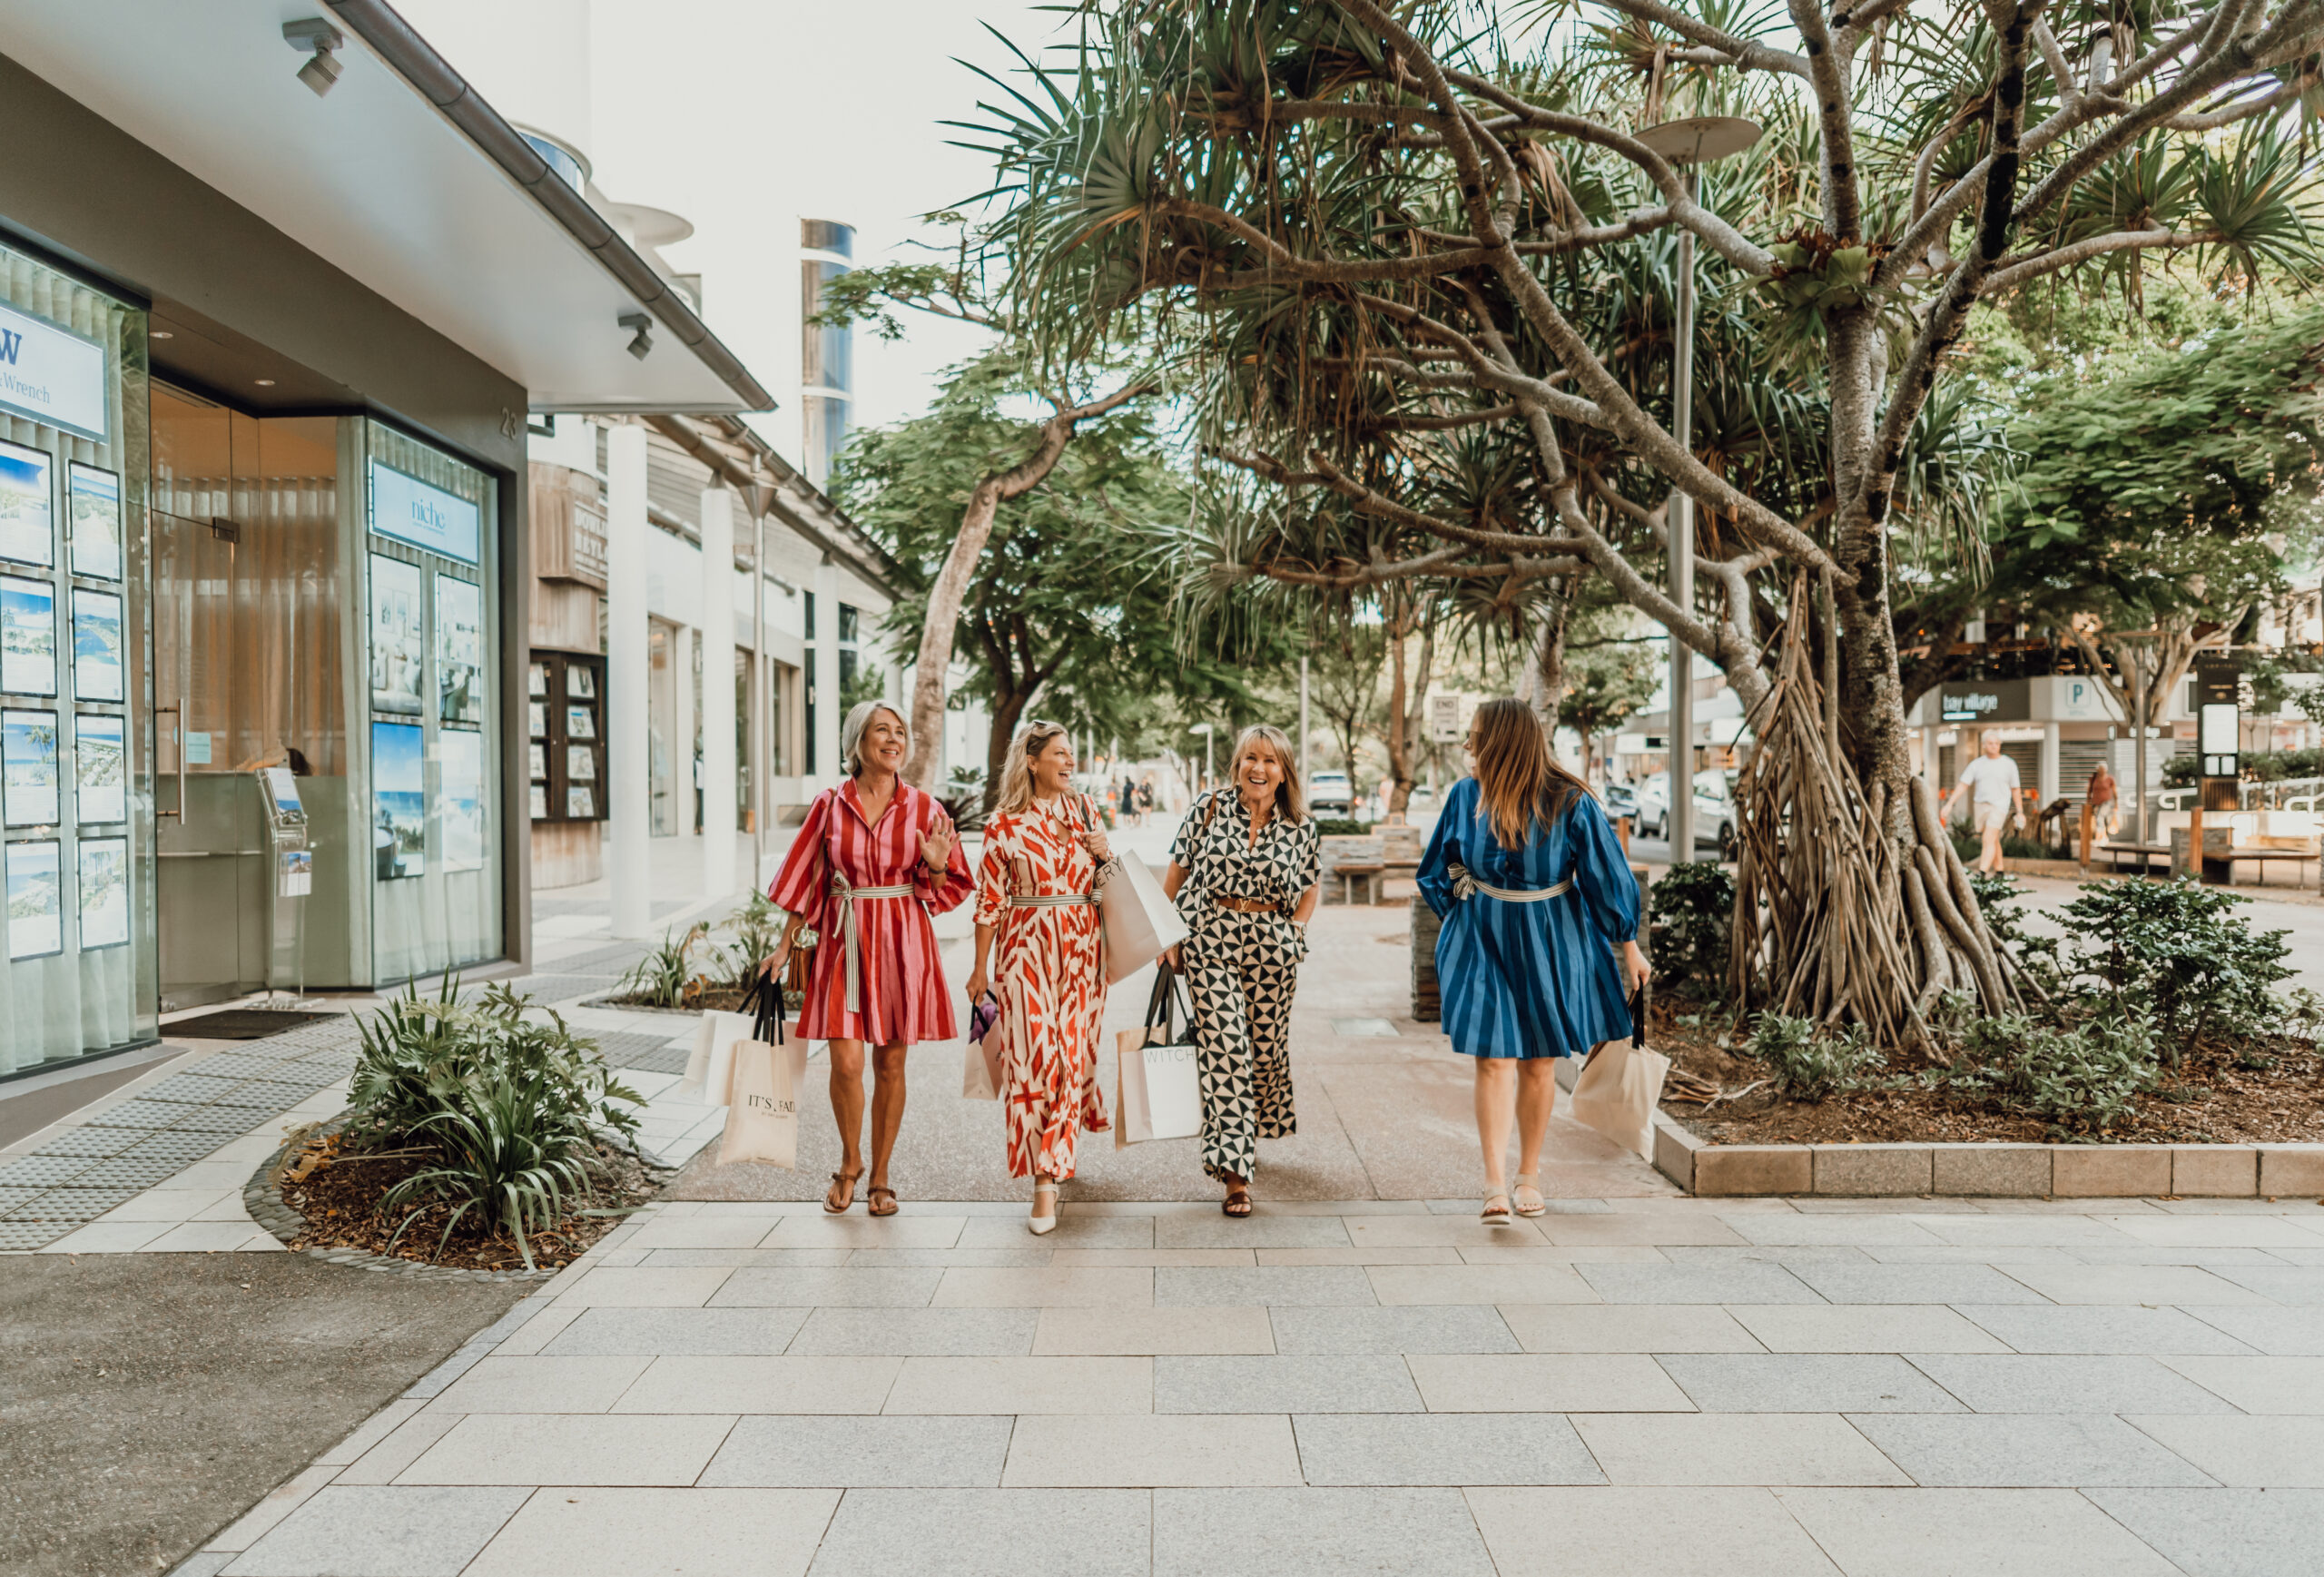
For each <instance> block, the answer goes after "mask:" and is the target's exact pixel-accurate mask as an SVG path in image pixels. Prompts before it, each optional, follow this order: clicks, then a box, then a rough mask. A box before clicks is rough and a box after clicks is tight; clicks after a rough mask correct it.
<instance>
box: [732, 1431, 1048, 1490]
mask: <svg viewBox="0 0 2324 1577" xmlns="http://www.w3.org/2000/svg"><path fill="white" fill-rule="evenodd" d="M1010 1426H1011V1420H1009V1418H1006V1417H973V1418H861V1417H852V1418H795V1417H794V1418H769V1417H751V1418H743V1419H742V1420H740V1421H739V1422H737V1423H736V1424H735V1425H734V1433H733V1434H729V1435H728V1436H727V1437H726V1443H725V1444H724V1445H722V1446H720V1447H719V1448H718V1454H717V1455H716V1456H714V1457H713V1458H711V1461H710V1465H709V1466H708V1467H706V1468H704V1470H703V1474H702V1481H701V1482H702V1483H704V1485H705V1486H709V1487H717V1488H756V1487H763V1486H773V1487H784V1488H801V1489H815V1488H832V1489H850V1488H853V1487H855V1486H857V1485H864V1486H869V1487H879V1488H884V1487H887V1486H890V1485H895V1486H909V1487H913V1488H928V1489H995V1488H998V1487H999V1486H1000V1466H1001V1464H1002V1462H1003V1461H1004V1460H1006V1458H1007V1457H1008V1455H1009V1430H1010Z"/></svg>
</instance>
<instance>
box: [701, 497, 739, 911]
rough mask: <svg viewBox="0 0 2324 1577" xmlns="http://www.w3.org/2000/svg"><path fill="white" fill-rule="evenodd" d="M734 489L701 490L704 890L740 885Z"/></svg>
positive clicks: (720, 891) (721, 891)
mask: <svg viewBox="0 0 2324 1577" xmlns="http://www.w3.org/2000/svg"><path fill="white" fill-rule="evenodd" d="M734 769H735V761H734V494H732V493H730V492H728V491H727V490H726V489H725V488H704V489H703V490H702V895H703V896H704V897H705V898H723V897H724V896H725V895H726V894H728V893H730V892H735V891H737V890H739V889H740V887H741V886H742V880H743V879H742V875H741V873H740V872H737V871H736V870H735V868H734Z"/></svg>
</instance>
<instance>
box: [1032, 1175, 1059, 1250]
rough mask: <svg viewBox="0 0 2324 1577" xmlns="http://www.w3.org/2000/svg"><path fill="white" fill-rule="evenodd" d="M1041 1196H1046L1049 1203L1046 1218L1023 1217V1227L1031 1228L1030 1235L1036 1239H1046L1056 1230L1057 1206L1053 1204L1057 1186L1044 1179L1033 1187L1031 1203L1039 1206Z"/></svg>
mask: <svg viewBox="0 0 2324 1577" xmlns="http://www.w3.org/2000/svg"><path fill="white" fill-rule="evenodd" d="M1043 1194H1047V1195H1048V1196H1049V1199H1050V1201H1051V1203H1050V1205H1049V1214H1048V1215H1046V1216H1034V1215H1028V1216H1027V1217H1025V1225H1026V1226H1027V1227H1029V1228H1031V1230H1032V1234H1033V1236H1034V1237H1048V1236H1049V1234H1050V1233H1052V1232H1054V1231H1056V1230H1057V1205H1056V1203H1055V1201H1056V1199H1057V1185H1056V1184H1055V1183H1052V1182H1050V1181H1049V1179H1048V1178H1042V1179H1041V1180H1040V1181H1039V1182H1037V1183H1035V1184H1034V1185H1033V1203H1034V1204H1036V1205H1038V1204H1039V1203H1040V1202H1041V1196H1042V1195H1043Z"/></svg>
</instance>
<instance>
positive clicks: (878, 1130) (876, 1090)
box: [857, 1040, 906, 1190]
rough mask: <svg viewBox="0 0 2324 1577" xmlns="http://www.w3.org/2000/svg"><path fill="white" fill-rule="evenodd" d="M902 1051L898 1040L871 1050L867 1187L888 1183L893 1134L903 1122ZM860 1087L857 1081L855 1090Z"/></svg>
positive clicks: (893, 1140)
mask: <svg viewBox="0 0 2324 1577" xmlns="http://www.w3.org/2000/svg"><path fill="white" fill-rule="evenodd" d="M905 1050H906V1048H905V1046H904V1044H903V1042H901V1040H900V1041H898V1042H897V1043H896V1044H894V1045H892V1046H882V1047H881V1048H880V1049H879V1050H876V1051H874V1052H872V1176H871V1178H870V1180H869V1181H868V1182H866V1183H865V1185H864V1187H865V1188H866V1189H867V1190H868V1189H871V1188H886V1187H887V1186H888V1158H889V1157H891V1156H892V1155H894V1154H895V1153H896V1134H897V1132H898V1130H900V1129H901V1128H902V1127H903V1125H904V1051H905ZM857 1089H862V1084H861V1082H860V1081H859V1083H858V1084H857ZM859 1099H861V1098H860V1097H859ZM858 1109H859V1110H861V1108H860V1107H859V1108H858Z"/></svg>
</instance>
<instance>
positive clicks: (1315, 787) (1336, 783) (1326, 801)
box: [1307, 772, 1355, 816]
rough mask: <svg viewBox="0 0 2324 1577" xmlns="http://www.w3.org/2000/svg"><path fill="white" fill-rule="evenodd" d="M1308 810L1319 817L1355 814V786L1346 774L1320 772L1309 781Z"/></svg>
mask: <svg viewBox="0 0 2324 1577" xmlns="http://www.w3.org/2000/svg"><path fill="white" fill-rule="evenodd" d="M1307 808H1308V809H1309V810H1311V811H1313V812H1315V813H1316V814H1317V815H1319V816H1349V815H1353V814H1354V813H1355V785H1354V784H1351V783H1350V782H1348V778H1347V774H1345V773H1344V772H1319V773H1317V774H1315V775H1314V776H1313V777H1311V778H1309V779H1308V780H1307Z"/></svg>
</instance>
